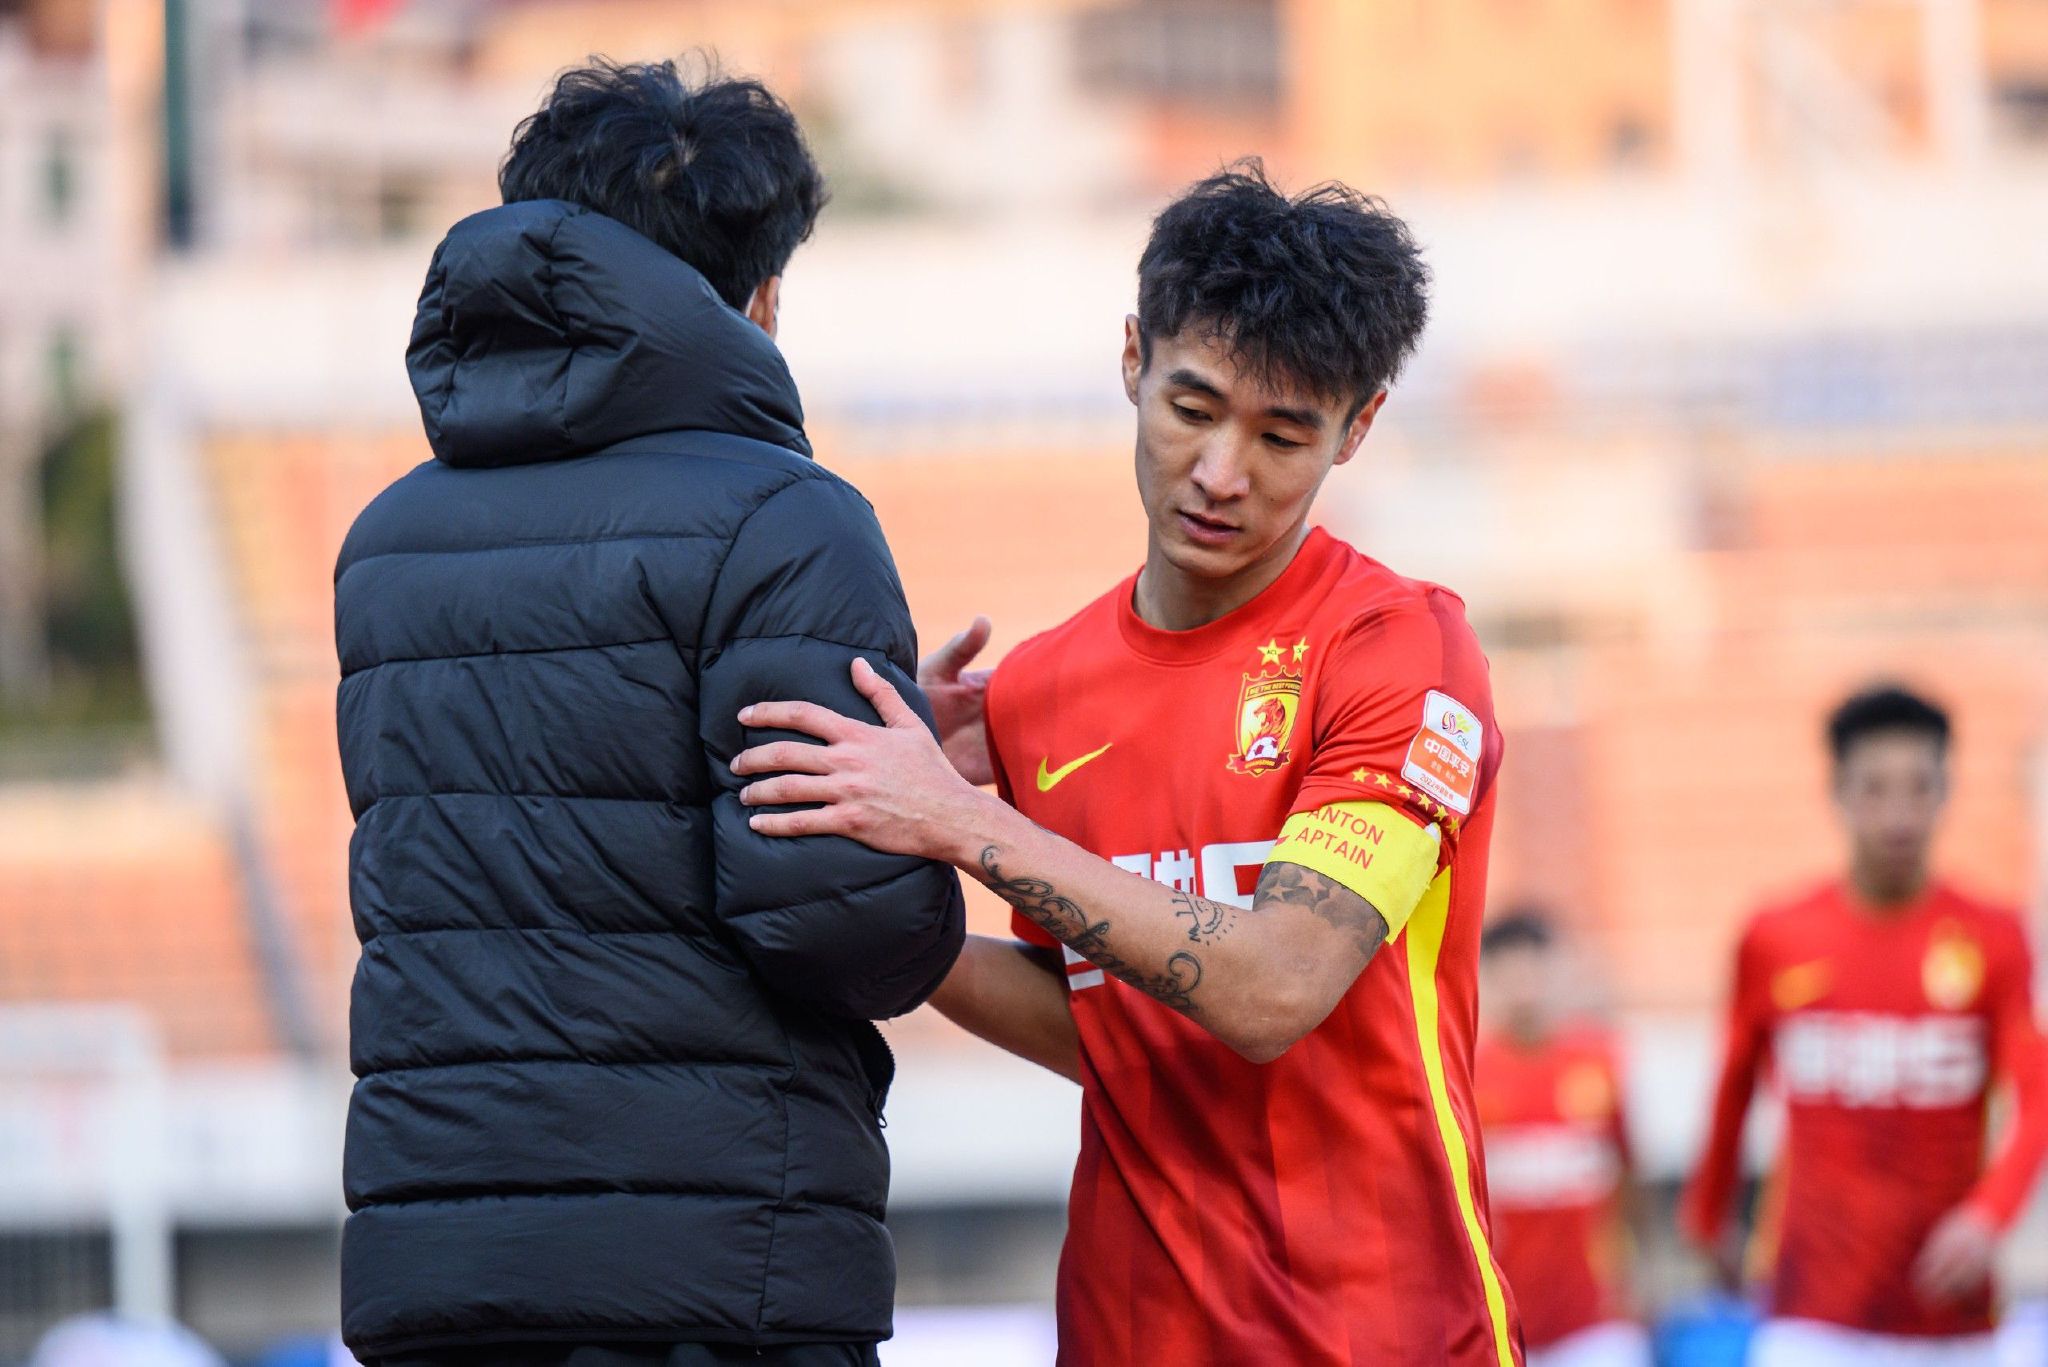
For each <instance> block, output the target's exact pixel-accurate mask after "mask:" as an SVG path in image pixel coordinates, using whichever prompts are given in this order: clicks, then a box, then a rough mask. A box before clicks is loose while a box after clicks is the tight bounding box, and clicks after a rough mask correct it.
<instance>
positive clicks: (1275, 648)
mask: <svg viewBox="0 0 2048 1367" xmlns="http://www.w3.org/2000/svg"><path fill="white" fill-rule="evenodd" d="M1280 649H1281V647H1280V643H1279V642H1278V641H1268V642H1266V643H1265V644H1264V645H1262V646H1260V647H1259V658H1260V659H1261V660H1262V661H1264V662H1265V663H1266V664H1269V665H1276V664H1279V663H1280Z"/></svg>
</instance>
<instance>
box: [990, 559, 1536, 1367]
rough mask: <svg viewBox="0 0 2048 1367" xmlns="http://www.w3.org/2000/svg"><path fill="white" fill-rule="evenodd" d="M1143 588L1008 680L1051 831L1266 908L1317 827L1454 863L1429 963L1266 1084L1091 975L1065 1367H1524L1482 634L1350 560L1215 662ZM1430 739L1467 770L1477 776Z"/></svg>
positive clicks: (1306, 579)
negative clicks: (1486, 1117)
mask: <svg viewBox="0 0 2048 1367" xmlns="http://www.w3.org/2000/svg"><path fill="white" fill-rule="evenodd" d="M1134 583H1135V580H1126V581H1125V582H1124V583H1122V584H1119V585H1118V586H1117V587H1116V588H1115V589H1113V590H1111V591H1110V592H1109V593H1108V594H1107V595H1105V596H1104V597H1103V598H1101V599H1099V600H1098V601H1096V602H1095V603H1094V604H1093V605H1091V606H1090V607H1088V608H1086V609H1084V610H1083V611H1082V612H1081V613H1079V614H1078V615H1077V616H1075V617H1074V618H1073V619H1071V620H1070V621H1068V622H1067V623H1066V624H1065V625H1063V626H1061V627H1058V628H1056V629H1054V630H1053V631H1050V632H1048V633H1046V634H1045V635H1043V636H1039V637H1037V638H1035V639H1033V640H1031V641H1029V642H1027V643H1025V644H1024V645H1022V646H1020V647H1018V649H1017V650H1016V651H1014V652H1013V653H1012V654H1011V655H1010V656H1009V657H1008V658H1007V659H1006V660H1004V662H1003V664H1002V666H1001V667H1000V668H999V669H998V670H997V672H996V676H995V678H994V680H993V681H992V683H991V685H990V688H989V694H988V718H989V734H990V741H991V751H992V753H993V755H994V758H995V762H996V767H997V774H998V782H999V786H1000V787H1001V789H1002V791H1003V794H1004V796H1005V797H1006V798H1008V799H1009V800H1010V801H1011V802H1012V803H1013V804H1015V805H1016V806H1017V807H1018V808H1019V809H1020V810H1021V811H1023V812H1024V813H1025V814H1026V815H1027V816H1029V817H1031V818H1032V819H1033V820H1035V821H1037V822H1039V823H1040V824H1042V825H1044V826H1046V827H1048V828H1049V829H1051V830H1054V831H1056V832H1059V833H1060V834H1062V835H1065V836H1067V837H1068V838H1070V839H1072V840H1074V841H1076V842H1077V843H1079V844H1080V845H1081V846H1083V847H1084V848H1086V849H1088V850H1090V851H1092V852H1094V853H1095V854H1097V855H1100V856H1102V857H1103V858H1106V859H1110V860H1112V861H1114V862H1115V863H1116V864H1118V865H1119V866H1120V867H1123V868H1126V869H1129V870H1131V871H1133V872H1137V873H1142V874H1144V875H1146V876H1147V877H1151V878H1156V879H1157V880H1159V881H1160V882H1164V883H1170V884H1172V885H1174V886H1176V887H1179V888H1183V889H1187V890H1190V891H1194V892H1197V893H1199V894H1200V895H1202V896H1205V897H1209V898H1212V899H1216V900H1221V901H1232V902H1236V903H1237V904H1239V905H1242V906H1248V905H1250V901H1251V894H1252V891H1253V888H1254V887H1255V885H1256V884H1257V881H1258V877H1259V871H1260V868H1261V866H1262V864H1263V862H1264V860H1265V858H1266V856H1267V853H1268V852H1269V850H1270V849H1271V848H1272V845H1273V841H1274V838H1275V836H1277V835H1278V834H1279V832H1280V828H1281V826H1282V824H1283V823H1284V822H1285V821H1286V819H1287V818H1288V816H1289V815H1291V814H1293V813H1295V812H1300V811H1309V810H1314V809H1317V808H1320V807H1321V806H1323V805H1324V804H1326V803H1330V802H1339V801H1341V802H1357V801H1368V802H1380V803H1385V804H1387V805H1389V806H1391V807H1393V808H1395V809H1396V810H1398V811H1400V812H1401V813H1403V814H1404V815H1405V816H1406V818H1407V819H1409V820H1412V821H1414V822H1416V823H1417V824H1418V825H1425V824H1436V825H1438V826H1439V827H1440V828H1441V831H1442V834H1443V841H1442V846H1441V857H1440V866H1439V870H1438V872H1437V874H1436V876H1435V880H1434V881H1433V882H1432V883H1431V885H1430V890H1429V892H1428V893H1427V894H1426V895H1425V896H1424V897H1423V899H1422V903H1421V905H1420V906H1419V907H1418V908H1417V909H1416V911H1415V913H1414V915H1413V917H1412V918H1411V919H1410V920H1409V921H1408V922H1407V924H1406V926H1405V927H1404V929H1403V930H1402V933H1401V934H1400V936H1399V937H1398V938H1397V939H1395V940H1393V941H1392V942H1390V943H1389V944H1387V945H1385V946H1383V947H1382V948H1381V949H1380V951H1379V952H1378V954H1377V955H1375V956H1374V958H1373V960H1372V962H1371V963H1370V964H1369V965H1367V967H1366V969H1365V971H1364V972H1363V973H1362V974H1361V975H1360V976H1359V979H1358V981H1357V982H1356V983H1355V984H1354V985H1353V987H1352V989H1351V991H1350V992H1349V993H1348V994H1347V995H1346V996H1345V998H1344V999H1343V1000H1342V1001H1341V1002H1340V1003H1339V1004H1338V1006H1337V1008H1336V1010H1335V1011H1333V1012H1332V1013H1331V1015H1330V1017H1329V1019H1328V1020H1326V1021H1325V1022H1324V1023H1323V1024H1322V1025H1321V1026H1319V1027H1318V1028H1317V1029H1316V1030H1315V1031H1313V1032H1312V1033H1311V1034H1310V1035H1309V1036H1308V1037H1307V1038H1306V1039H1304V1040H1302V1041H1301V1042H1300V1043H1299V1044H1297V1045H1296V1046H1295V1047H1294V1048H1293V1049H1291V1050H1289V1051H1288V1052H1287V1054H1286V1055H1284V1056H1283V1057H1282V1058H1280V1059H1279V1060H1277V1061H1275V1062H1273V1063H1270V1064H1266V1065H1264V1066H1261V1065H1257V1064H1253V1063H1248V1062H1246V1061H1245V1060H1244V1059H1243V1058H1241V1057H1239V1056H1238V1055H1237V1054H1236V1053H1234V1052H1232V1051H1231V1050H1230V1049H1229V1048H1228V1047H1226V1046H1225V1045H1223V1044H1222V1043H1220V1042H1219V1041H1217V1040H1216V1039H1215V1038H1214V1037H1213V1036H1211V1035H1210V1034H1208V1033H1207V1032H1206V1031H1204V1030H1202V1029H1201V1028H1200V1027H1199V1026H1197V1025H1195V1024H1193V1023H1192V1022H1190V1021H1189V1020H1187V1019H1185V1018H1184V1017H1182V1016H1180V1015H1179V1014H1177V1013H1175V1012H1174V1011H1172V1010H1170V1009H1168V1008H1167V1007H1165V1006H1162V1005H1160V1004H1159V1003H1158V1002H1156V1001H1154V1000H1152V999H1151V998H1150V997H1147V996H1145V995H1144V994H1142V993H1140V992H1138V991H1136V990H1135V989H1132V988H1130V987H1127V986H1125V985H1124V984H1123V983H1121V982H1118V981H1116V980H1115V979H1107V980H1105V978H1104V975H1103V974H1102V972H1101V971H1100V970H1099V969H1096V968H1094V967H1093V966H1092V965H1090V964H1088V963H1086V962H1085V961H1080V962H1075V961H1074V960H1073V958H1072V956H1071V954H1070V956H1069V969H1068V986H1069V989H1070V991H1071V994H1072V996H1071V1002H1072V1006H1073V1012H1074V1020H1075V1023H1076V1025H1077V1026H1078V1028H1079V1032H1080V1042H1081V1071H1082V1087H1083V1097H1082V1120H1081V1154H1080V1159H1079V1161H1078V1163H1077V1165H1076V1167H1075V1171H1074V1187H1073V1196H1072V1202H1071V1205H1070V1208H1069V1213H1068V1228H1067V1243H1066V1248H1065V1251H1064V1253H1063V1254H1062V1257H1061V1259H1060V1273H1059V1294H1058V1303H1059V1324H1060V1361H1061V1362H1062V1363H1063V1364H1068V1367H1090V1365H1092V1364H1136V1363H1142V1364H1146V1367H1153V1365H1154V1364H1172V1367H1212V1365H1213V1367H1248V1365H1249V1364H1259V1365H1260V1367H1264V1364H1287V1365H1288V1367H1320V1365H1321V1364H1357V1367H1405V1365H1406V1364H1414V1365H1415V1367H1423V1365H1424V1364H1427V1365H1428V1367H1442V1365H1443V1364H1460V1365H1461V1367H1465V1365H1469V1367H1482V1365H1483V1367H1508V1365H1509V1364H1512V1363H1514V1362H1516V1361H1518V1349H1517V1347H1516V1346H1515V1344H1516V1338H1517V1334H1516V1331H1515V1328H1514V1322H1513V1309H1512V1306H1511V1304H1510V1303H1509V1301H1508V1300H1507V1293H1506V1291H1505V1289H1504V1287H1503V1284H1502V1282H1501V1279H1500V1274H1499V1270H1498V1268H1497V1267H1496V1265H1495V1264H1494V1261H1493V1256H1492V1253H1491V1251H1490V1248H1489V1243H1488V1237H1487V1233H1486V1224H1485V1219H1486V1212H1485V1182H1484V1175H1483V1172H1482V1170H1481V1167H1480V1157H1479V1129H1478V1123H1477V1121H1478V1117H1477V1114H1476V1112H1475V1111H1474V1109H1473V1104H1472V1081H1471V1062H1472V1043H1473V1031H1474V1009H1475V1001H1474V996H1475V977H1476V974H1477V965H1478V939H1479V928H1480V924H1479V923H1480V910H1481V905H1482V899H1483V894H1484V885H1485V879H1486V842H1487V836H1488V832H1489V829H1490V827H1491V824H1492V806H1493V804H1492V801H1491V788H1492V779H1493V774H1494V772H1495V769H1496V767H1497V765H1498V762H1499V757H1500V749H1501V746H1500V737H1499V733H1498V731H1497V730H1496V728H1495V725H1494V721H1493V716H1492V707H1491V697H1490V693H1489V689H1488V685H1487V671H1486V661H1485V658H1484V657H1483V656H1482V655H1481V654H1480V652H1479V647H1478V644H1477V642H1476V641H1475V639H1474V638H1473V635H1472V632H1471V629H1470V627H1468V626H1467V625H1466V622H1465V618H1464V612H1463V607H1462V604H1460V603H1459V601H1458V600H1457V599H1456V598H1455V597H1454V596H1452V595H1451V594H1449V593H1448V592H1446V591H1444V590H1442V589H1439V588H1437V587H1435V586H1433V585H1428V584H1420V583H1416V582H1413V581H1410V580H1406V579H1402V578H1400V577H1399V576H1397V575H1395V574H1393V573H1392V572H1391V571H1389V570H1387V569H1386V568H1385V567H1384V566H1382V565H1380V564H1378V563H1376V562H1374V561H1372V560H1369V559H1367V558H1366V557H1365V556H1363V555H1360V554H1359V553H1358V552H1356V551H1354V550H1353V549H1351V548H1350V547H1349V546H1346V545H1344V544H1343V543H1341V542H1339V541H1336V540H1334V539H1332V538H1331V537H1329V536H1328V535H1326V534H1325V533H1323V532H1321V531H1317V532H1314V533H1312V534H1311V535H1310V537H1309V538H1308V540H1307V542H1306V543H1305V544H1304V545H1303V547H1302V549H1301V551H1300V552H1299V553H1298V554H1297V555H1296V557H1295V559H1294V561H1293V563H1292V564H1291V565H1290V566H1289V567H1288V568H1287V570H1286V571H1285V572H1284V573H1283V574H1282V575H1281V577H1280V578H1279V579H1278V580H1277V581H1276V582H1275V583H1274V584H1273V585H1272V586H1271V587H1269V588H1268V589H1267V590H1266V591H1265V592H1264V593H1262V594H1260V595H1259V597H1257V598H1256V599H1254V600H1253V601H1252V602H1250V603H1248V604H1246V605H1245V606H1244V607H1242V608H1240V609H1239V610H1237V611H1236V612H1233V613H1231V614H1230V615H1228V616H1226V617H1224V618H1222V619H1220V620H1218V621H1216V622H1212V623H1210V624H1209V625H1207V626H1204V627H1200V628H1198V629H1196V630H1193V631H1186V632H1167V631H1160V630H1158V629H1156V628H1154V627H1151V626H1148V625H1147V624H1146V623H1145V622H1144V621H1142V620H1141V619H1140V618H1139V617H1138V616H1137V615H1136V614H1135V613H1134V612H1133V611H1132V609H1131V605H1130V604H1131V591H1132V588H1133V585H1134ZM1447 704H1448V705H1447ZM1429 707H1434V708H1436V709H1437V710H1436V711H1435V712H1434V713H1432V714H1430V716H1428V717H1426V716H1425V709H1426V708H1429ZM1431 726H1434V727H1435V728H1436V729H1435V730H1431V729H1430V728H1431ZM1426 731H1427V732H1429V734H1431V735H1436V736H1438V738H1439V739H1440V740H1446V739H1447V740H1449V741H1450V742H1453V748H1455V746H1456V745H1466V744H1468V745H1469V746H1470V750H1471V755H1472V763H1471V766H1470V770H1469V772H1462V771H1459V770H1458V769H1457V768H1456V765H1455V764H1454V763H1453V762H1452V757H1451V756H1450V755H1449V754H1448V753H1447V752H1445V751H1444V749H1443V747H1442V746H1437V747H1435V748H1429V747H1426V746H1424V745H1423V739H1422V738H1423V736H1424V733H1425V732H1426ZM1090 756H1092V758H1085V762H1082V763H1079V764H1076V761H1082V760H1084V757H1090ZM1425 766H1433V767H1425ZM1460 785H1463V786H1462V788H1461V786H1460ZM1424 787H1432V788H1436V789H1438V790H1439V792H1440V794H1442V795H1441V796H1431V795H1429V794H1428V793H1425V792H1424V791H1423V788H1424ZM1460 808H1463V810H1462V811H1461V810H1459V809H1460ZM1396 819H1399V818H1396ZM1018 928H1019V934H1021V935H1023V936H1025V937H1026V938H1028V939H1032V940H1035V941H1037V942H1039V943H1048V941H1047V940H1046V938H1045V937H1044V935H1043V934H1042V933H1041V932H1039V931H1038V930H1037V929H1036V928H1035V927H1033V926H1031V925H1029V924H1028V923H1026V922H1023V921H1022V920H1021V919H1020V920H1019V922H1018ZM1232 933H1233V934H1237V935H1255V934H1257V933H1258V923H1257V922H1256V921H1244V922H1241V923H1240V924H1239V925H1238V927H1237V928H1236V929H1235V930H1234V931H1233V932H1232Z"/></svg>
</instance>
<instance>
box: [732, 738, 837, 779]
mask: <svg viewBox="0 0 2048 1367" xmlns="http://www.w3.org/2000/svg"><path fill="white" fill-rule="evenodd" d="M732 771H733V772H734V773H735V774H829V773H831V772H832V759H831V752H830V751H829V750H828V749H827V748H826V747H825V746H822V745H812V744H811V743H810V742H809V741H801V740H778V741H771V742H770V743H769V744H767V745H757V746H755V747H754V748H753V749H751V750H742V751H740V752H739V753H738V754H737V755H734V756H733V759H732Z"/></svg>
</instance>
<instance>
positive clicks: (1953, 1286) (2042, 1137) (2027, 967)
mask: <svg viewBox="0 0 2048 1367" xmlns="http://www.w3.org/2000/svg"><path fill="white" fill-rule="evenodd" d="M2033 977H2034V970H2033V960H2032V956H2031V955H2029V954H2028V952H2027V946H2026V941H2025V939H2024V938H2022V937H2021V936H2019V935H2017V934H2016V935H2015V936H2014V937H2013V940H2012V942H2011V944H2010V946H2009V947H2008V949H2007V951H2006V952H2005V953H2003V954H2001V955H2000V957H1999V961H1998V963H1997V965H1996V967H1995V968H1994V970H1993V972H1992V974H1991V975H1990V979H1989V982H1988V983H1987V993H1988V995H1989V996H1990V1002H1989V1006H1990V1011H1991V1041H1990V1042H1991V1049H1992V1056H1993V1059H1994V1061H1995V1063H1996V1065H1997V1071H1998V1076H1999V1077H2000V1078H2001V1079H2003V1080H2004V1081H2005V1082H2006V1083H2007V1084H2008V1085H2009V1086H2010V1087H2011V1088H2012V1115H2011V1119H2010V1121H2009V1123H2008V1125H2007V1128H2006V1133H2005V1137H2004V1139H2003V1140H2002V1141H2001V1142H2000V1144H1999V1148H1998V1152H1997V1154H1996V1156H1995V1157H1994V1158H1993V1159H1992V1160H1991V1163H1990V1164H1989V1166H1987V1167H1986V1168H1985V1170H1984V1175H1983V1177H1981V1178H1980V1179H1978V1182H1977V1185H1976V1187H1975V1188H1974V1189H1972V1190H1971V1192H1970V1195H1969V1196H1968V1198H1966V1199H1965V1200H1964V1201H1963V1202H1962V1204H1960V1205H1958V1206H1957V1207H1956V1208H1955V1209H1954V1210H1952V1211H1950V1212H1949V1213H1948V1214H1947V1215H1945V1216H1943V1217H1942V1219H1941V1221H1940V1223H1938V1224H1937V1225H1935V1227H1934V1229H1933V1231H1932V1232H1931V1233H1930V1234H1929V1235H1928V1237H1927V1242H1926V1244H1925V1245H1923V1246H1922V1248H1921V1250H1920V1254H1919V1257H1918V1258H1917V1259H1916V1260H1915V1262H1914V1266H1913V1277H1914V1282H1915V1284H1916V1285H1917V1286H1918V1287H1919V1288H1920V1291H1921V1294H1922V1295H1925V1296H1927V1297H1929V1298H1930V1299H1933V1300H1937V1301H1941V1300H1953V1299H1957V1298H1959V1297H1963V1296H1967V1295H1970V1294H1972V1293H1973V1292H1975V1291H1977V1290H1978V1289H1979V1288H1980V1287H1981V1286H1982V1285H1983V1283H1984V1281H1985V1279H1986V1278H1987V1277H1989V1276H1990V1275H1991V1270H1992V1265H1993V1263H1994V1261H1995V1260H1996V1257H1997V1252H1998V1241H1999V1236H2000V1235H2001V1234H2003V1233H2004V1231H2005V1230H2006V1228H2007V1227H2008V1226H2010V1225H2011V1224H2012V1222H2013V1220H2014V1219H2015V1218H2017V1217H2018V1215H2019V1213H2020V1211H2021V1209H2022V1208H2024V1207H2025V1205H2026V1201H2027V1195H2028V1193H2029V1192H2030V1191H2031V1190H2032V1189H2033V1185H2034V1179H2035V1177H2036V1176H2038V1175H2039V1173H2040V1170H2041V1161H2042V1158H2043V1157H2044V1155H2048V1042H2044V1041H2043V1040H2042V1037H2041V1030H2040V1027H2039V1025H2038V1024H2037V1023H2036V1022H2035V1019H2034V1002H2033V990H2032V983H2033Z"/></svg>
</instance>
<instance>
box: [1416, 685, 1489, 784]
mask: <svg viewBox="0 0 2048 1367" xmlns="http://www.w3.org/2000/svg"><path fill="white" fill-rule="evenodd" d="M1485 740H1486V728H1485V727H1484V726H1482V725H1481V724H1480V721H1479V718H1478V717H1476V716H1474V715H1473V714H1472V709H1471V708H1469V707H1467V706H1465V704H1463V703H1461V702H1459V701H1458V700H1457V699H1456V698H1453V697H1452V696H1451V695H1450V694H1448V693H1439V692H1437V691H1436V690H1435V689H1433V688H1432V689H1431V690H1430V691H1429V692H1428V693H1427V694H1426V695H1425V696H1424V697H1423V700H1422V729H1421V730H1420V731H1417V732H1416V733H1415V739H1414V741H1412V742H1411V743H1410V744H1409V746H1408V759H1407V762H1406V763H1404V764H1403V765H1402V766H1401V777H1402V778H1405V779H1407V780H1408V781H1409V782H1410V783H1412V784H1414V785H1415V786H1416V787H1418V788H1420V789H1421V790H1422V791H1423V792H1425V793H1428V794H1429V795H1430V796H1431V797H1433V798H1435V799H1436V800H1437V801H1438V802H1441V803H1443V804H1444V806H1446V807H1449V808H1450V809H1451V810H1452V811H1454V812H1456V813H1458V815H1460V816H1470V815H1472V799H1473V797H1474V795H1475V794H1477V792H1478V791H1479V754H1480V749H1481V747H1482V746H1483V745H1484V744H1485Z"/></svg>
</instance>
